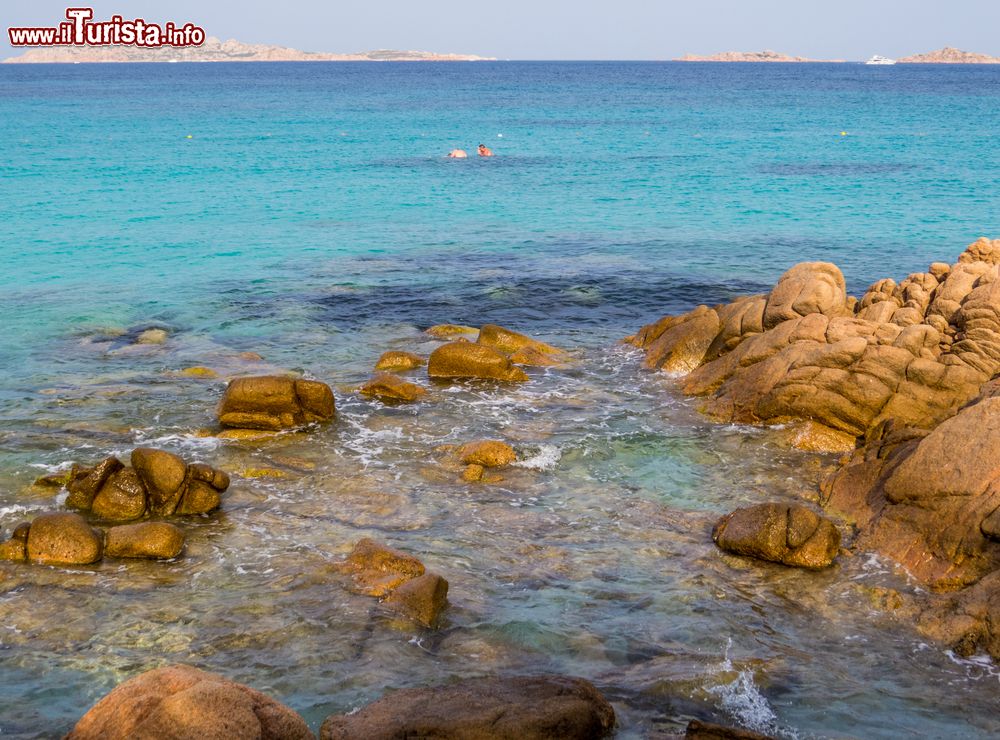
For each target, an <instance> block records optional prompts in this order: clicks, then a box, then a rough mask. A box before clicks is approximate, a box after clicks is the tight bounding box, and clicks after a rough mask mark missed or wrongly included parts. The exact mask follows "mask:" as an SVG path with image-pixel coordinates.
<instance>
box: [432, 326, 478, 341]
mask: <svg viewBox="0 0 1000 740" xmlns="http://www.w3.org/2000/svg"><path fill="white" fill-rule="evenodd" d="M478 333H479V329H477V328H476V327H474V326H462V325H461V324H436V325H434V326H432V327H430V328H429V329H425V330H424V334H429V335H430V336H432V337H434V338H435V339H454V338H455V337H460V336H462V335H466V334H478Z"/></svg>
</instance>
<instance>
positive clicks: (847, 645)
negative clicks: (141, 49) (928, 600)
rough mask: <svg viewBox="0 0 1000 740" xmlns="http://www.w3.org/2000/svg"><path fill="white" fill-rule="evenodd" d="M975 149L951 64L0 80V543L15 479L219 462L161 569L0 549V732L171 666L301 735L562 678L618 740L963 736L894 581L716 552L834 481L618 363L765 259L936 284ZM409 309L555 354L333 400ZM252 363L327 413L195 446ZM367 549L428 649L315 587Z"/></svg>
mask: <svg viewBox="0 0 1000 740" xmlns="http://www.w3.org/2000/svg"><path fill="white" fill-rule="evenodd" d="M998 135H1000V68H997V67H992V66H988V65H983V66H965V65H953V66H949V65H940V66H939V65H909V66H904V65H899V66H895V67H867V66H864V65H860V64H798V65H797V64H685V63H666V62H665V63H653V62H648V63H647V62H572V63H563V62H478V63H278V64H186V63H178V64H169V65H168V64H103V65H101V64H73V65H59V64H53V65H4V66H0V311H2V314H0V315H2V317H3V318H2V331H0V450H2V455H0V530H2V533H3V536H4V537H6V536H9V534H10V531H11V530H12V529H13V527H15V526H16V525H17V524H18V523H19V522H21V521H25V520H30V519H31V518H32V517H33V516H35V515H37V514H38V513H41V512H43V511H47V510H52V509H58V508H60V507H61V506H62V503H63V501H64V497H65V492H62V493H60V492H59V491H58V490H57V489H51V488H48V489H46V488H40V487H38V486H35V485H33V482H34V480H35V479H36V478H37V477H39V476H42V475H45V474H48V473H56V472H61V471H65V470H67V469H68V467H69V466H70V465H71V464H72V463H73V462H78V463H81V464H93V463H95V462H97V461H99V460H101V459H102V458H104V457H106V456H108V455H112V454H115V455H119V456H121V457H123V459H124V458H127V455H128V454H129V452H130V451H131V450H132V449H133V448H134V447H136V446H156V447H160V448H163V449H168V450H171V451H173V452H176V453H178V454H180V455H182V456H184V457H185V458H186V459H188V460H191V461H201V462H206V463H209V464H212V465H215V466H217V467H220V468H223V469H225V470H228V471H230V472H231V473H232V480H233V483H232V486H231V487H230V489H229V491H228V492H227V493H226V494H225V496H224V499H223V504H222V508H221V510H220V511H218V512H216V513H214V514H211V515H206V516H202V517H191V518H188V519H185V520H179V521H178V523H179V524H180V525H181V526H182V527H183V528H184V529H185V531H186V534H187V547H186V552H185V554H184V556H183V557H181V558H179V559H177V560H175V561H170V562H147V561H122V560H119V561H114V560H106V561H104V562H103V563H101V564H99V565H96V566H86V567H54V566H38V565H28V564H9V563H4V564H2V565H0V737H18V738H42V737H56V736H59V735H61V734H63V733H65V732H67V731H68V730H69V729H70V728H71V727H72V726H73V724H74V723H75V721H76V720H77V719H78V718H79V717H80V716H81V715H82V714H83V713H84V712H85V711H86V710H87V709H88V708H89V707H90V706H91V705H92V704H93V703H94V702H95V701H96V700H97V699H99V698H100V697H101V696H103V695H104V694H105V693H106V692H107V691H109V690H110V689H111V688H113V687H114V686H115V685H117V684H118V683H119V682H121V681H123V680H125V679H127V678H129V677H131V676H134V675H137V674H138V673H141V672H142V671H144V670H148V669H150V668H155V667H158V666H162V665H168V664H171V663H187V664H191V665H195V666H198V667H201V668H204V669H206V670H210V671H213V672H216V673H220V674H222V675H225V676H227V677H229V678H232V679H234V680H237V681H240V682H243V683H246V684H249V685H251V686H253V687H255V688H257V689H260V690H261V691H264V692H265V693H267V694H269V695H271V696H273V697H274V698H276V699H278V700H279V701H281V702H284V703H285V704H287V705H289V706H290V707H292V708H293V709H295V710H296V711H297V712H299V713H300V714H302V716H303V717H304V718H305V719H306V720H307V721H308V722H309V724H310V726H311V727H312V728H313V729H318V727H319V725H320V723H321V722H322V721H323V719H324V718H325V717H326V716H328V715H330V714H334V713H342V712H350V711H353V710H355V709H357V708H358V707H361V706H363V705H364V704H366V703H368V702H370V701H373V700H375V699H377V698H379V697H381V696H383V695H385V694H386V693H387V692H389V691H391V690H394V689H399V688H405V687H423V686H433V685H438V684H444V683H449V682H455V681H461V680H463V679H467V678H469V677H474V676H485V675H500V676H509V675H525V674H530V675H535V674H551V673H557V674H570V675H576V676H582V677H584V678H587V679H588V680H590V681H592V682H593V683H594V684H595V685H596V686H597V687H598V688H599V689H600V690H601V691H602V692H603V693H604V694H605V695H606V696H607V697H608V698H609V699H610V700H611V701H612V703H613V704H614V707H615V709H616V713H617V716H618V737H620V738H641V737H651V736H657V734H661V735H662V734H664V733H667V734H669V733H674V732H679V731H682V730H683V728H684V726H685V724H686V722H687V721H688V720H689V719H692V718H701V719H706V720H711V721H716V722H722V723H726V724H731V725H739V726H743V727H749V728H751V729H755V730H757V731H760V732H765V733H769V734H771V735H774V736H776V737H787V738H899V737H914V738H916V737H963V738H978V737H983V738H986V737H996V736H997V735H1000V712H998V708H1000V707H998V698H997V697H998V681H1000V669H998V667H997V666H995V665H994V664H993V663H992V662H991V661H990V660H989V659H988V658H985V657H983V656H978V657H973V658H972V659H959V658H957V657H956V656H954V655H953V654H951V653H950V652H949V651H948V650H947V648H946V646H943V645H941V644H937V643H933V642H931V641H930V640H928V639H926V638H924V637H922V636H921V635H920V634H919V633H918V632H917V631H916V630H915V629H914V626H913V625H914V619H913V615H912V613H911V612H910V611H909V610H908V607H907V606H906V604H908V603H909V601H908V598H909V597H911V596H917V597H919V596H920V587H919V584H917V583H915V582H913V581H911V580H910V579H909V578H908V577H907V574H906V573H904V572H901V571H899V570H898V569H897V568H896V567H895V566H894V565H893V564H892V563H891V562H888V561H885V560H883V559H881V558H879V557H878V556H876V555H874V554H869V553H857V554H855V555H853V556H848V555H844V556H842V557H841V558H840V559H839V560H838V563H837V565H835V566H834V567H833V568H831V569H828V570H825V571H820V572H805V571H800V570H795V569H788V568H784V567H782V566H777V565H773V564H766V563H760V562H754V561H750V560H746V559H741V558H737V557H732V556H728V555H724V554H722V553H721V552H719V551H718V550H716V548H715V547H714V545H713V544H712V541H711V534H710V533H711V528H712V524H713V523H714V521H715V520H716V519H717V518H718V517H719V516H721V515H722V514H724V513H727V512H728V511H731V510H732V509H734V508H736V507H738V506H741V505H747V504H751V503H756V502H761V501H800V502H801V501H806V502H815V501H816V499H817V486H818V483H819V481H820V480H822V478H823V477H824V476H825V475H827V474H828V473H829V472H830V471H831V470H833V469H835V466H836V464H837V460H836V457H834V456H822V455H816V454H812V453H805V452H799V451H795V450H789V449H787V448H786V447H785V446H783V445H782V444H781V443H780V441H779V440H778V436H779V435H777V434H776V433H775V431H774V430H770V429H764V428H757V427H742V426H732V425H720V424H716V423H713V422H710V421H708V420H707V419H705V418H704V417H703V416H701V415H700V414H699V412H698V402H697V399H689V398H685V397H683V396H682V395H681V394H679V393H678V391H677V389H676V387H675V382H676V380H675V379H674V378H670V377H666V376H665V375H661V374H655V373H650V372H647V371H644V370H643V369H642V367H641V360H642V358H641V355H640V354H639V353H638V352H637V351H636V350H635V349H633V348H631V347H629V346H627V345H623V344H622V342H621V340H622V339H623V338H624V337H626V336H627V335H629V334H632V333H633V332H635V331H636V330H637V329H639V327H641V326H642V325H643V324H646V323H649V322H651V321H654V320H656V319H658V318H659V317H661V316H663V315H665V314H669V313H678V312H683V311H686V310H689V309H691V308H693V307H695V306H697V305H699V304H702V303H705V304H709V305H712V304H716V303H720V302H725V301H728V300H730V299H732V298H734V297H736V296H740V295H745V294H751V293H761V292H766V291H767V290H769V288H770V286H771V285H772V284H773V283H774V282H775V281H776V280H777V278H778V277H779V276H780V275H781V274H782V272H783V271H784V270H786V269H788V268H789V267H790V266H792V265H793V264H795V263H797V262H800V261H806V260H826V261H832V262H835V263H836V264H837V265H839V266H840V267H841V269H842V270H843V272H844V274H845V276H846V279H847V284H848V288H849V290H850V291H851V292H852V293H854V294H855V295H860V294H861V293H863V292H864V290H865V288H866V287H867V286H868V285H869V284H871V283H872V282H874V281H875V280H877V279H880V278H882V277H893V278H896V279H897V280H898V279H901V278H903V277H905V276H906V275H908V274H910V273H913V272H920V271H924V270H926V268H927V266H928V265H929V264H930V263H931V262H935V261H945V262H953V261H954V260H955V258H956V257H957V256H958V254H959V253H960V252H961V251H962V250H963V249H964V248H965V246H966V245H967V244H969V243H970V242H972V241H974V240H975V239H976V238H977V237H979V236H983V235H985V236H991V237H997V236H1000V145H998V138H997V137H998ZM480 143H482V144H486V145H487V146H488V147H490V148H491V149H492V150H493V152H494V153H495V155H496V156H494V157H492V158H479V157H476V156H475V148H476V146H477V145H478V144H480ZM455 148H462V149H465V150H467V151H468V152H469V153H470V157H469V158H468V159H449V158H447V157H446V156H445V155H446V154H447V153H448V152H449V151H450V150H452V149H455ZM440 323H455V324H464V325H472V326H480V325H482V324H486V323H497V324H501V325H504V326H507V327H509V328H512V329H515V330H517V331H521V332H524V333H527V334H530V335H531V336H534V337H537V338H540V339H543V340H545V341H547V342H549V343H551V344H554V345H556V346H558V347H561V348H564V349H566V350H567V351H568V352H569V353H570V362H569V363H568V364H566V366H564V367H555V368H534V369H529V375H530V380H529V381H528V382H526V383H523V384H518V385H516V387H504V386H494V385H481V384H480V385H476V384H461V383H459V384H452V385H436V384H432V383H430V382H429V381H428V379H427V378H426V374H425V373H424V372H423V371H417V372H415V373H412V374H411V377H412V379H414V380H415V381H416V382H419V383H421V384H423V385H425V386H426V387H427V388H428V389H429V393H428V395H427V397H426V399H427V400H425V401H424V402H421V403H418V404H414V405H408V406H395V407H394V406H386V405H383V404H381V403H379V402H377V401H374V400H369V399H366V398H364V397H362V396H360V395H359V394H358V392H357V388H358V386H359V385H360V384H361V383H363V382H364V381H365V380H366V379H367V378H368V377H370V375H371V371H372V367H373V365H374V363H375V361H376V359H377V358H378V357H379V355H380V354H381V353H382V352H384V351H386V350H390V349H396V350H407V351H413V352H417V353H419V354H421V355H424V356H426V355H427V354H428V353H429V352H430V351H431V350H432V349H433V348H434V347H435V346H437V342H436V341H435V340H434V339H433V338H431V337H429V336H428V335H426V334H425V333H424V330H425V329H427V328H428V327H429V326H431V325H434V324H440ZM150 328H158V329H163V330H165V331H166V334H167V338H166V341H165V342H164V343H162V344H142V343H137V339H138V337H139V335H140V334H141V333H142V332H143V331H145V330H147V329H150ZM190 368H207V369H208V370H210V371H211V372H205V371H196V372H195V373H190V372H185V371H186V370H190ZM289 371H294V372H299V373H302V374H304V375H305V376H307V377H312V378H318V379H320V380H323V381H326V382H327V383H329V384H330V385H331V386H332V387H333V389H334V393H335V395H336V399H337V408H338V413H337V418H336V419H335V421H333V422H332V423H331V424H329V425H326V426H323V427H320V428H315V429H310V430H307V431H305V432H299V433H289V434H285V435H281V436H279V437H278V438H276V439H271V440H269V441H266V442H257V443H247V442H238V441H227V440H221V439H219V438H217V437H216V436H214V432H215V431H216V427H215V423H216V422H215V408H216V405H217V403H218V401H219V398H220V397H221V395H222V393H223V391H224V388H225V384H226V381H227V379H229V378H232V377H237V376H240V375H249V374H260V373H264V372H268V373H278V372H289ZM199 373H200V374H199ZM481 438H493V439H502V440H506V441H508V442H509V443H511V444H512V445H513V446H514V447H515V449H516V450H517V452H518V455H519V458H520V461H519V462H518V463H517V465H515V466H514V467H511V468H509V469H507V470H505V471H503V478H504V479H503V480H502V481H501V482H498V483H493V484H468V483H465V482H462V481H461V480H459V478H458V475H457V474H456V473H455V471H454V470H452V469H450V468H449V467H448V465H447V464H446V463H445V462H444V461H443V458H442V456H443V455H445V453H444V452H442V449H443V448H444V447H445V446H447V445H455V444H459V443H462V442H465V441H469V440H472V439H481ZM844 532H845V535H849V533H850V532H849V528H847V527H846V526H845V529H844ZM363 537H372V538H375V539H377V540H379V541H381V542H384V543H386V544H389V545H391V546H393V547H396V548H399V549H402V550H405V551H407V552H409V553H412V554H414V555H416V556H417V557H419V558H420V559H421V560H423V561H424V563H425V564H426V565H427V567H428V568H429V569H431V570H433V571H435V572H438V573H440V574H442V575H443V576H444V577H445V578H447V579H448V581H449V583H450V591H449V601H450V607H449V608H448V610H447V611H446V612H445V615H444V620H443V622H442V624H441V625H440V626H439V628H438V629H434V630H429V629H423V628H420V627H418V626H416V625H415V624H412V623H409V622H406V621H403V620H400V619H399V618H398V617H395V616H393V615H392V614H390V613H387V612H386V611H384V610H383V608H382V607H381V606H380V605H379V604H378V603H377V602H376V601H375V600H374V599H370V598H368V597H364V596H359V595H355V594H353V593H351V591H350V590H349V589H348V588H347V586H346V585H345V584H344V582H343V581H342V580H341V578H340V577H339V576H338V575H337V572H336V563H337V562H338V561H339V560H340V559H342V558H343V557H344V556H345V555H346V553H348V552H349V551H350V549H351V547H352V546H353V545H354V543H356V542H357V541H358V540H360V539H361V538H363ZM897 593H901V594H903V595H904V596H906V597H907V599H900V598H899V597H897V596H896V595H895V594H897Z"/></svg>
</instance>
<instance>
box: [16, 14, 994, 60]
mask: <svg viewBox="0 0 1000 740" xmlns="http://www.w3.org/2000/svg"><path fill="white" fill-rule="evenodd" d="M73 6H75V7H80V6H85V3H84V2H83V0H77V2H75V3H73ZM66 7H67V2H66V0H62V1H61V2H53V1H52V0H2V2H0V24H2V26H3V32H4V33H3V43H2V44H0V56H3V57H6V56H10V55H12V54H15V53H19V52H18V51H17V50H13V49H11V47H10V45H9V44H8V43H7V34H6V29H7V27H9V26H50V25H52V26H54V25H57V23H58V22H59V21H61V20H65V9H66ZM90 7H93V8H94V11H95V19H96V20H105V19H108V18H110V17H111V16H112V15H115V14H117V15H122V16H123V17H125V18H126V19H132V18H143V19H145V20H146V21H149V22H159V23H163V22H165V21H168V20H172V21H175V22H180V23H184V22H187V21H191V22H193V23H195V24H196V25H200V26H202V27H203V28H204V29H205V31H206V32H207V33H208V34H209V35H210V36H218V37H220V38H223V39H229V38H235V39H237V40H238V41H243V42H246V43H261V44H277V45H280V46H291V47H294V48H296V49H302V50H305V51H326V52H354V51H366V50H369V49H418V50H423V51H436V52H455V53H462V54H478V55H481V56H490V57H498V58H501V59H651V60H659V59H673V58H675V57H678V56H681V55H683V54H685V53H689V52H690V53H694V54H712V53H715V52H720V51H731V50H738V51H760V50H763V49H772V50H775V51H780V52H784V53H787V54H793V55H800V56H807V57H811V58H816V59H849V60H853V59H866V58H868V57H869V56H871V55H872V54H882V55H883V56H891V57H899V56H905V55H907V54H913V53H917V52H926V51H931V50H933V49H939V48H941V47H942V46H955V47H958V48H960V49H964V50H966V51H977V52H982V53H987V54H993V55H996V56H1000V33H998V30H1000V0H949V1H948V2H945V1H944V0H686V1H685V2H676V1H675V0H493V1H492V2H489V3H486V2H481V0H273V1H272V2H264V1H263V0H215V1H212V2H208V1H207V0H116V1H115V2H106V1H105V0H94V2H93V3H91V5H90Z"/></svg>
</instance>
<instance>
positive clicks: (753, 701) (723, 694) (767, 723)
mask: <svg viewBox="0 0 1000 740" xmlns="http://www.w3.org/2000/svg"><path fill="white" fill-rule="evenodd" d="M732 646H733V641H732V638H730V639H729V641H728V643H727V644H726V652H725V656H724V658H723V660H722V663H720V664H719V666H718V669H717V670H718V672H720V673H721V672H727V673H728V672H731V671H734V670H735V668H734V667H733V662H732V660H730V658H729V650H730V648H732ZM708 691H709V693H711V694H714V695H715V696H717V697H719V708H720V709H721V710H723V711H724V712H726V713H727V714H728V715H730V716H731V717H732V718H733V719H735V720H736V721H737V722H739V723H740V724H741V725H742V726H743V727H746V728H747V729H750V730H754V731H755V732H761V733H764V734H780V735H781V736H782V737H789V738H797V737H798V735H797V734H796V733H794V732H792V731H789V730H787V729H785V728H779V727H778V726H777V722H778V716H777V715H776V714H775V713H774V710H773V709H772V708H771V705H770V704H769V703H768V701H767V698H766V697H765V696H764V695H763V694H762V693H760V689H758V688H757V684H756V683H754V680H753V672H752V671H751V670H749V669H744V670H742V671H740V672H739V673H738V674H737V675H736V678H735V679H733V680H732V681H730V682H729V683H726V684H722V685H721V686H710V687H708Z"/></svg>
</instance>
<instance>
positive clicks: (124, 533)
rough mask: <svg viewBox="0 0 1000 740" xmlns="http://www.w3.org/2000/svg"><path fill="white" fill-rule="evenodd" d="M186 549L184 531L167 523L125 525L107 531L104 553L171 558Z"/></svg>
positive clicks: (108, 555) (129, 556)
mask: <svg viewBox="0 0 1000 740" xmlns="http://www.w3.org/2000/svg"><path fill="white" fill-rule="evenodd" d="M183 549H184V533H183V532H182V531H181V530H180V528H179V527H176V526H174V525H173V524H169V523H168V522H142V523H140V524H124V525H121V526H119V527H111V528H110V529H109V530H108V531H107V532H105V534H104V555H105V557H109V558H151V559H162V560H169V559H170V558H175V557H177V556H178V555H180V554H181V550H183Z"/></svg>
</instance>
